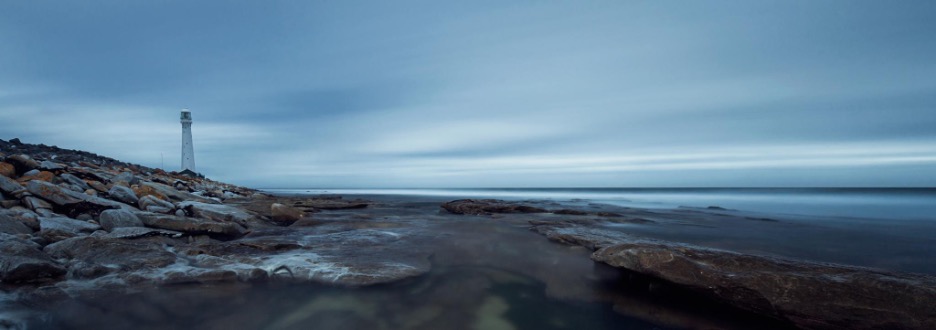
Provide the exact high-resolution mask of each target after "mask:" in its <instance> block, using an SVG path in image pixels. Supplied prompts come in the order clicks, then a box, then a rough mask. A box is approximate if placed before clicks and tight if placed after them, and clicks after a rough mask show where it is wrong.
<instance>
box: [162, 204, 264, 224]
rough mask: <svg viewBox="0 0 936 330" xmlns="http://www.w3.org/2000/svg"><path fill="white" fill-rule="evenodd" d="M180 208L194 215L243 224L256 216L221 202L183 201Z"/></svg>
mask: <svg viewBox="0 0 936 330" xmlns="http://www.w3.org/2000/svg"><path fill="white" fill-rule="evenodd" d="M179 208H181V209H184V210H185V212H186V213H188V214H190V215H192V216H194V217H198V218H205V219H211V220H214V221H221V222H235V223H237V224H240V225H243V226H247V222H248V221H251V220H254V219H255V218H256V217H254V216H253V215H251V214H250V213H247V212H245V211H244V210H242V209H239V208H236V207H233V206H227V205H221V204H206V203H200V202H182V203H179Z"/></svg>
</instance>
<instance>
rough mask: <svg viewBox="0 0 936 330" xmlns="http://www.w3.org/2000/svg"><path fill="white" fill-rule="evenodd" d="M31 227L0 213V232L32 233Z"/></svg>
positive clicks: (14, 233)
mask: <svg viewBox="0 0 936 330" xmlns="http://www.w3.org/2000/svg"><path fill="white" fill-rule="evenodd" d="M32 232H33V231H32V229H30V228H29V227H26V225H24V224H23V223H22V222H19V221H17V220H16V219H14V218H13V217H11V216H9V215H6V214H0V233H4V234H10V235H17V234H32Z"/></svg>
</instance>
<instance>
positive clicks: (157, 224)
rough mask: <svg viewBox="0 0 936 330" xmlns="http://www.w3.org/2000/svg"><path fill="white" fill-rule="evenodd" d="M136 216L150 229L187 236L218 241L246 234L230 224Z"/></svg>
mask: <svg viewBox="0 0 936 330" xmlns="http://www.w3.org/2000/svg"><path fill="white" fill-rule="evenodd" d="M136 216H137V217H138V218H140V220H141V221H143V224H144V225H146V226H147V227H150V228H159V229H168V230H174V231H179V232H183V233H186V234H189V235H208V236H211V237H212V238H218V239H234V238H238V237H241V236H244V234H246V233H245V232H244V230H243V229H242V227H241V226H240V225H238V224H236V223H232V222H214V221H205V220H201V219H194V218H183V217H177V216H174V215H167V214H159V213H152V212H137V213H136Z"/></svg>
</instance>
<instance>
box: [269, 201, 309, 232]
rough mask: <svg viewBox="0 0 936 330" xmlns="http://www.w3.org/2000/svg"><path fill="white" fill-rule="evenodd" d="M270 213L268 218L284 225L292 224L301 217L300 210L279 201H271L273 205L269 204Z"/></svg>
mask: <svg viewBox="0 0 936 330" xmlns="http://www.w3.org/2000/svg"><path fill="white" fill-rule="evenodd" d="M270 214H271V216H270V219H271V220H273V222H275V223H277V224H280V225H284V226H289V225H291V224H293V223H294V222H296V221H297V220H299V219H301V218H302V215H303V214H302V211H300V210H298V209H296V208H293V207H289V206H286V205H283V204H280V203H273V205H270Z"/></svg>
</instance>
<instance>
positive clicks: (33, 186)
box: [26, 180, 130, 216]
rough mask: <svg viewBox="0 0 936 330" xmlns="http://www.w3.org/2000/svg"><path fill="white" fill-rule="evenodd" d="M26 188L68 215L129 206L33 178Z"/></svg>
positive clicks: (95, 212) (93, 212) (98, 212)
mask: <svg viewBox="0 0 936 330" xmlns="http://www.w3.org/2000/svg"><path fill="white" fill-rule="evenodd" d="M26 189H27V190H28V191H29V192H30V193H32V194H34V195H36V196H38V197H41V198H42V199H44V200H47V201H49V202H52V203H53V204H55V205H58V206H61V207H63V208H64V209H66V211H67V215H68V216H78V214H81V213H90V214H100V212H101V211H103V210H106V209H117V208H129V207H130V206H128V205H126V204H123V203H118V202H114V201H111V200H108V199H104V198H100V197H97V196H90V195H86V194H83V193H80V192H75V191H71V190H68V189H62V188H61V187H59V186H56V185H54V184H51V183H48V182H43V181H38V180H33V181H29V183H28V184H26Z"/></svg>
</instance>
